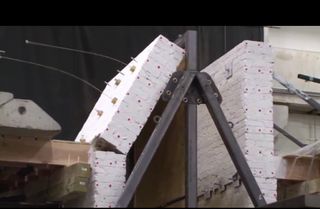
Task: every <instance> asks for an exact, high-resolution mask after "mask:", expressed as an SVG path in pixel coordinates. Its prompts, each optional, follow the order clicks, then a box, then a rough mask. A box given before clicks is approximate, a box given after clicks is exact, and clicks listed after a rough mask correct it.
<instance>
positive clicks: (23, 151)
mask: <svg viewBox="0 0 320 209" xmlns="http://www.w3.org/2000/svg"><path fill="white" fill-rule="evenodd" d="M89 147H90V144H88V143H77V142H73V141H64V140H49V141H48V140H41V139H37V140H35V139H33V138H20V139H19V138H18V137H16V138H15V137H10V138H7V137H4V136H2V137H1V136H0V165H1V166H12V167H15V166H18V167H20V166H25V165H27V164H37V165H41V164H42V165H45V166H46V165H60V166H70V165H72V164H75V163H87V162H88V151H89Z"/></svg>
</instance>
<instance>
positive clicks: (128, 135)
mask: <svg viewBox="0 0 320 209" xmlns="http://www.w3.org/2000/svg"><path fill="white" fill-rule="evenodd" d="M183 57H184V50H183V49H181V48H180V47H178V46H177V45H175V44H174V43H172V42H170V41H169V40H167V39H166V38H165V37H163V36H159V37H158V38H156V39H155V40H154V41H153V42H152V43H151V44H150V45H149V46H148V47H147V48H146V49H145V50H144V51H142V52H141V53H140V54H139V55H138V56H137V57H135V59H134V60H133V61H132V62H130V63H129V64H128V66H126V67H125V68H124V69H123V70H122V71H121V72H122V73H119V74H118V75H116V76H115V77H114V78H113V79H111V81H110V82H109V84H110V86H109V85H107V86H106V88H105V90H104V91H103V94H102V95H101V97H100V98H99V100H98V102H97V103H96V105H95V107H94V108H93V110H92V112H91V113H90V115H89V117H88V119H87V121H86V123H85V124H84V126H83V127H82V129H81V131H80V132H79V134H78V136H77V138H76V141H80V140H85V141H87V142H92V141H94V140H105V141H107V142H109V143H110V144H112V145H114V147H115V148H116V149H117V150H119V151H121V152H122V153H123V154H126V153H128V151H129V149H130V148H131V146H132V144H133V142H134V141H135V139H136V138H137V136H138V135H139V134H140V131H141V129H142V127H143V126H144V124H145V123H146V121H147V119H148V117H149V115H150V114H151V110H152V109H153V108H154V106H155V105H156V103H157V101H158V99H159V97H160V95H161V91H163V89H164V88H165V87H166V84H167V83H168V81H169V79H170V76H171V75H172V73H173V72H175V71H176V67H177V66H178V65H179V64H180V62H181V60H182V58H183ZM132 66H135V71H134V72H131V71H130V69H131V67H132ZM116 79H119V80H121V82H120V84H119V85H116V84H115V83H116ZM113 98H117V101H116V103H115V104H113V103H112V99H113ZM98 111H100V112H101V111H102V112H103V113H102V115H101V114H100V115H99V114H97V113H98Z"/></svg>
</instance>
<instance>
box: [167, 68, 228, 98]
mask: <svg viewBox="0 0 320 209" xmlns="http://www.w3.org/2000/svg"><path fill="white" fill-rule="evenodd" d="M184 73H185V71H176V72H174V73H173V74H172V76H171V78H170V80H169V82H168V84H167V87H166V88H165V90H164V91H163V93H162V96H161V98H162V100H163V101H166V102H167V101H169V100H170V98H171V96H172V92H173V91H174V90H175V88H176V87H177V84H178V83H179V81H180V79H181V78H182V77H183V76H184ZM196 73H197V74H198V73H199V74H202V75H203V77H205V78H206V79H207V82H206V88H210V89H211V90H212V91H213V92H214V94H215V96H216V97H217V99H218V101H219V103H220V104H221V102H222V97H221V94H220V92H219V90H218V88H217V87H216V85H215V84H214V82H213V80H212V78H211V77H210V75H209V74H207V73H204V72H196ZM199 89H200V88H199V83H198V81H197V80H194V81H193V83H192V85H191V87H190V88H189V90H188V92H187V94H186V95H185V97H184V98H183V102H184V103H187V104H204V103H205V100H204V97H203V95H202V94H201V93H200V92H199Z"/></svg>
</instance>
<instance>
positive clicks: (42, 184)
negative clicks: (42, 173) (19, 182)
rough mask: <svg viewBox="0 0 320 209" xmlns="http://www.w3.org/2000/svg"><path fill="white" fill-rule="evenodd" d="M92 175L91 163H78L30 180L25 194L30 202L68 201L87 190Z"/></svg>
mask: <svg viewBox="0 0 320 209" xmlns="http://www.w3.org/2000/svg"><path fill="white" fill-rule="evenodd" d="M90 175H91V168H90V166H89V164H86V163H76V164H73V165H72V166H69V167H63V168H60V169H58V170H56V171H55V172H53V173H52V174H51V175H50V176H47V177H43V178H40V179H38V180H37V181H32V182H29V183H28V184H27V185H26V186H25V189H24V191H25V195H26V197H27V199H28V201H30V202H39V201H44V200H47V201H67V200H70V199H73V198H75V197H78V196H80V195H82V194H85V193H86V192H87V187H88V181H89V177H90Z"/></svg>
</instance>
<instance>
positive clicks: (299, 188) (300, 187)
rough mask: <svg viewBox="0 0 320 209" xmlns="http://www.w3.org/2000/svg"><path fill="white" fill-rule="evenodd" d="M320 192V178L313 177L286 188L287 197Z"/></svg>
mask: <svg viewBox="0 0 320 209" xmlns="http://www.w3.org/2000/svg"><path fill="white" fill-rule="evenodd" d="M317 192H320V179H313V180H309V181H304V182H301V183H296V184H294V185H292V186H288V187H287V188H286V193H285V194H286V195H285V198H286V199H288V198H293V197H296V196H299V195H302V194H312V193H317Z"/></svg>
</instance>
